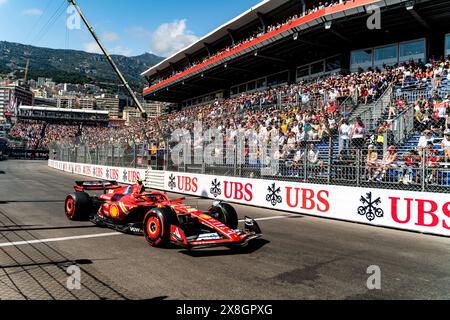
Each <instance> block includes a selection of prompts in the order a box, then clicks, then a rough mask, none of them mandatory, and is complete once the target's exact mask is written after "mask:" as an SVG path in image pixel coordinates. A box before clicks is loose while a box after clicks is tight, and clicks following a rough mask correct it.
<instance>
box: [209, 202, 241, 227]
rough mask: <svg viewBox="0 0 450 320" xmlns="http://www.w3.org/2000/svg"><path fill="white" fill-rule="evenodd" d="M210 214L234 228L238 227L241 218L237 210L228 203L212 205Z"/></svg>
mask: <svg viewBox="0 0 450 320" xmlns="http://www.w3.org/2000/svg"><path fill="white" fill-rule="evenodd" d="M209 215H210V216H211V217H213V218H214V219H216V220H218V221H220V222H222V223H223V224H224V225H226V226H227V227H228V228H230V229H232V230H235V229H237V227H238V223H239V219H238V215H237V213H236V210H235V209H234V208H233V207H232V206H231V205H230V204H228V203H220V204H218V205H214V206H212V207H211V208H210V209H209Z"/></svg>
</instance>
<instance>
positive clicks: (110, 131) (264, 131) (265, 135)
mask: <svg viewBox="0 0 450 320" xmlns="http://www.w3.org/2000/svg"><path fill="white" fill-rule="evenodd" d="M428 65H431V66H432V72H430V71H427V69H428V68H429V67H427V65H422V64H417V63H410V64H404V65H401V66H396V67H387V68H385V69H384V70H383V71H380V70H369V71H366V72H358V73H351V74H348V75H340V74H336V75H330V76H327V77H325V78H322V79H316V80H314V81H300V82H298V83H294V84H290V85H282V86H279V87H276V88H268V89H265V90H262V91H256V92H250V93H242V94H240V95H238V96H235V97H232V98H229V99H225V100H216V101H213V102H211V103H207V104H204V105H198V106H194V107H189V108H185V109H182V110H178V111H175V112H172V113H168V114H164V115H162V116H159V117H151V118H149V119H147V120H140V119H136V120H134V121H133V122H132V123H130V125H129V126H126V127H109V128H108V127H104V126H101V125H98V126H78V125H53V124H48V125H46V124H45V123H40V122H37V121H34V122H18V123H17V124H16V125H15V127H14V128H13V129H12V131H11V134H10V135H11V137H13V138H23V139H24V140H26V141H27V143H28V145H29V146H30V147H37V146H41V147H48V146H49V145H50V143H51V142H54V141H63V142H65V143H71V144H74V143H81V144H83V145H85V146H87V147H88V148H90V149H95V148H97V147H101V146H104V145H124V146H129V147H131V146H133V145H140V144H148V143H150V142H154V141H157V142H159V143H160V144H161V145H162V146H164V147H166V145H165V141H167V140H168V139H169V138H170V137H171V134H172V133H173V132H175V131H176V130H177V129H178V130H179V131H180V132H182V131H184V132H186V131H189V132H191V133H192V132H194V129H195V123H196V121H200V122H201V125H202V130H203V132H205V131H206V130H208V129H214V130H217V131H218V132H219V133H220V134H222V135H223V139H224V143H225V145H227V143H230V142H231V141H234V138H235V137H238V136H239V137H245V138H246V139H247V140H250V138H257V139H258V140H259V141H261V142H266V143H267V142H268V141H270V140H271V138H272V137H274V136H277V137H278V142H277V143H278V146H279V150H278V151H276V153H275V155H274V157H275V158H276V159H279V160H285V161H290V162H292V163H293V166H294V167H298V168H300V166H301V164H302V163H303V161H304V160H305V159H307V162H308V164H309V166H310V167H311V168H312V169H314V170H315V171H318V172H321V171H322V170H323V168H324V160H326V159H323V158H321V157H323V155H322V156H321V154H320V152H319V150H318V149H317V145H319V144H320V143H321V142H324V143H325V144H327V143H328V141H329V140H328V139H329V138H333V137H336V138H338V140H339V150H338V153H339V155H338V159H337V162H338V163H341V164H346V165H347V166H352V164H354V161H355V159H356V155H357V154H358V152H363V155H364V157H366V155H367V157H366V161H365V165H366V167H367V179H368V180H370V181H372V180H375V181H383V180H385V179H387V175H389V172H390V171H392V170H396V171H397V173H398V179H399V180H400V181H402V182H404V181H407V183H411V182H412V180H411V179H409V178H408V179H409V180H405V179H406V178H405V177H407V176H408V177H409V175H408V173H409V172H410V171H411V170H412V168H414V167H415V166H416V165H420V164H421V161H422V160H421V159H424V161H425V162H426V163H427V164H428V167H430V168H439V167H445V166H446V164H445V163H447V162H448V161H449V160H450V108H449V103H450V96H449V97H444V98H442V97H440V96H439V94H438V93H437V91H435V92H434V93H433V94H432V95H431V97H430V98H428V99H425V98H424V97H423V96H420V97H419V98H418V99H417V100H416V101H415V102H414V103H412V104H411V103H409V102H408V99H406V98H405V97H403V96H400V97H399V98H398V99H394V100H392V102H391V105H390V107H389V108H388V111H389V112H388V114H387V115H386V119H385V120H384V121H381V122H380V125H379V127H378V129H377V130H376V131H375V132H369V130H368V129H366V124H365V123H364V121H363V120H361V119H360V118H358V117H357V118H356V119H354V120H352V121H350V120H349V117H348V114H345V113H344V112H343V111H342V108H341V102H342V101H344V100H345V99H347V98H349V97H353V98H354V99H355V100H356V101H357V102H358V103H359V104H366V103H370V102H372V101H376V100H377V99H379V98H380V96H381V95H382V94H383V92H384V91H385V90H386V88H388V87H389V86H390V85H399V86H402V87H403V86H404V85H405V83H406V82H407V81H408V80H407V79H408V77H410V76H411V75H412V74H414V77H417V76H419V77H420V75H421V76H425V77H428V76H426V74H429V76H430V77H431V78H430V79H428V78H426V79H428V80H432V81H434V79H435V76H434V75H435V69H440V68H441V67H442V66H448V65H449V64H448V60H445V61H441V62H433V63H430V64H428ZM424 68H425V69H424ZM423 70H425V71H424V72H423ZM431 74H433V76H431ZM280 99H281V100H282V101H280ZM281 102H282V103H281ZM410 108H414V129H415V131H416V132H417V133H423V136H422V137H421V139H420V140H419V142H418V145H417V147H416V148H412V149H411V150H407V151H406V152H404V151H401V152H400V151H399V150H398V149H397V148H398V147H399V146H397V147H395V146H393V145H392V146H391V147H390V148H389V150H388V152H386V154H383V151H382V150H383V149H384V147H385V146H386V141H385V139H386V137H387V136H388V134H389V132H390V131H392V127H391V126H392V120H393V119H395V117H397V116H398V115H399V114H401V113H403V112H405V111H406V110H408V109H410ZM436 139H441V140H436ZM440 141H442V145H441V144H440ZM387 143H388V146H389V145H391V144H392V141H391V140H388V141H387ZM193 144H194V147H200V146H201V144H202V139H197V140H194V141H193ZM433 150H437V151H433ZM248 152H249V150H248V146H247V149H246V151H245V153H246V154H245V155H248ZM433 152H435V157H433V156H432V154H433ZM416 153H417V154H418V155H417V154H416ZM394 155H395V156H394ZM442 161H443V162H444V164H441V163H442ZM416 177H417V175H416ZM436 177H437V176H436V174H433V175H432V176H431V177H430V179H432V180H433V179H436Z"/></svg>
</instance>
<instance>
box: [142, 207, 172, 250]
mask: <svg viewBox="0 0 450 320" xmlns="http://www.w3.org/2000/svg"><path fill="white" fill-rule="evenodd" d="M171 225H178V218H177V215H176V213H175V212H174V210H173V209H172V208H170V207H165V208H153V209H151V210H150V211H149V212H148V213H147V214H146V216H145V218H144V238H145V240H146V241H147V242H148V244H149V245H150V246H152V247H158V248H166V247H168V246H169V245H170V226H171Z"/></svg>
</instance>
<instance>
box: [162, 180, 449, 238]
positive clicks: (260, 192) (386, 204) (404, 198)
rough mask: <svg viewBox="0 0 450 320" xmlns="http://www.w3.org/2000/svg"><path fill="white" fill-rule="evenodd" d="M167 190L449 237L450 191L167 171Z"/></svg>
mask: <svg viewBox="0 0 450 320" xmlns="http://www.w3.org/2000/svg"><path fill="white" fill-rule="evenodd" d="M164 180H165V182H164V183H165V190H168V191H173V192H178V193H184V194H189V195H196V196H202V197H207V198H211V199H217V200H224V201H230V202H236V203H241V204H247V205H253V206H258V207H264V208H269V209H276V210H283V211H289V212H297V213H303V214H308V215H313V216H319V217H326V218H331V219H338V220H347V221H353V222H359V223H365V224H370V225H376V226H385V227H393V228H398V229H405V230H412V231H419V232H424V233H432V234H438V235H445V236H450V197H449V195H447V194H439V193H425V192H410V191H399V190H385V189H367V188H356V187H343V186H331V185H315V184H303V183H299V182H283V181H271V180H256V179H246V178H234V177H219V176H210V175H200V174H184V173H178V172H166V173H165V177H164Z"/></svg>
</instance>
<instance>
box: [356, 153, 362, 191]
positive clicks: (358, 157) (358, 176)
mask: <svg viewBox="0 0 450 320" xmlns="http://www.w3.org/2000/svg"><path fill="white" fill-rule="evenodd" d="M361 153H362V150H358V151H357V152H356V186H357V187H359V186H360V185H361Z"/></svg>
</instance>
